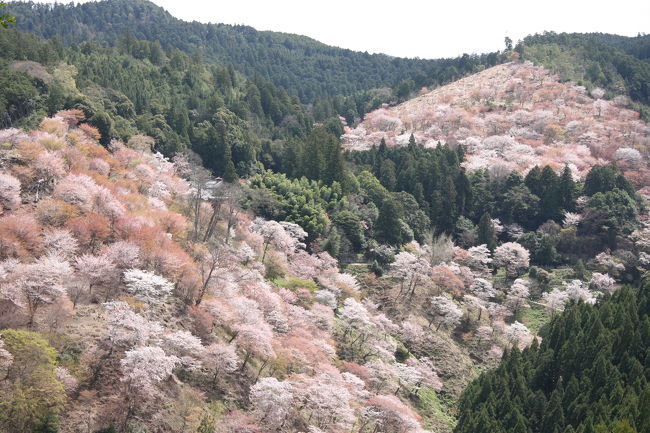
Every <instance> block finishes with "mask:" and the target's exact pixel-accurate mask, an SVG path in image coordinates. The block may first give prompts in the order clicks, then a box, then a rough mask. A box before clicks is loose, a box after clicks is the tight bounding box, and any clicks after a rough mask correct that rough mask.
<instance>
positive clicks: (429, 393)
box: [417, 388, 456, 430]
mask: <svg viewBox="0 0 650 433" xmlns="http://www.w3.org/2000/svg"><path fill="white" fill-rule="evenodd" d="M417 397H418V412H419V413H420V414H421V415H422V416H423V418H424V426H425V427H430V426H431V427H433V425H432V424H433V422H434V421H435V422H436V423H439V422H442V423H443V424H444V425H445V426H447V427H448V428H449V429H450V430H452V429H453V428H454V427H455V426H456V419H455V418H454V417H453V416H452V415H451V414H450V413H449V412H450V411H449V407H446V405H444V404H443V402H441V401H440V397H439V396H438V393H436V392H435V391H433V390H431V389H429V388H422V389H420V390H418V392H417Z"/></svg>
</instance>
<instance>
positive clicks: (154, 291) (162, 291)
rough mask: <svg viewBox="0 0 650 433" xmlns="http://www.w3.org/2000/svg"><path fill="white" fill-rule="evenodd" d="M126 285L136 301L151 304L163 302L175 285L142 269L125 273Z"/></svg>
mask: <svg viewBox="0 0 650 433" xmlns="http://www.w3.org/2000/svg"><path fill="white" fill-rule="evenodd" d="M124 284H125V285H126V287H125V289H126V291H127V292H129V293H131V294H133V296H134V297H135V299H137V300H139V301H142V302H147V303H149V304H157V303H160V302H163V301H164V300H165V299H166V298H167V296H169V295H170V294H171V292H172V291H173V290H174V285H173V284H172V283H171V282H169V281H168V280H167V279H165V278H164V277H161V276H160V275H156V274H154V273H153V272H148V271H143V270H140V269H129V270H128V271H125V272H124Z"/></svg>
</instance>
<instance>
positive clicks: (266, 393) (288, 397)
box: [249, 377, 294, 428]
mask: <svg viewBox="0 0 650 433" xmlns="http://www.w3.org/2000/svg"><path fill="white" fill-rule="evenodd" d="M293 392H294V390H293V386H291V383H289V382H287V381H279V380H277V379H276V378H275V377H263V378H261V379H260V380H258V381H257V383H256V384H255V385H253V386H252V387H251V390H250V395H249V397H250V401H251V404H252V405H253V411H254V413H255V416H256V417H257V419H258V420H259V421H260V423H261V424H264V425H268V426H270V427H272V428H278V427H280V426H281V425H282V424H283V423H284V422H285V420H286V419H287V417H288V416H289V413H290V412H291V409H292V406H293Z"/></svg>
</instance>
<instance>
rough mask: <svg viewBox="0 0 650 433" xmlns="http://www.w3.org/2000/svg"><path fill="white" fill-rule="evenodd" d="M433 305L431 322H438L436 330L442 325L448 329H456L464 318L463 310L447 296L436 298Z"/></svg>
mask: <svg viewBox="0 0 650 433" xmlns="http://www.w3.org/2000/svg"><path fill="white" fill-rule="evenodd" d="M429 302H430V303H431V313H430V314H431V322H433V321H437V322H438V326H437V327H436V330H438V329H440V327H441V326H442V325H444V326H445V327H448V328H455V327H456V326H458V324H459V323H460V319H461V318H462V317H463V310H461V309H460V307H458V305H456V303H455V302H454V301H452V300H451V299H449V298H447V297H445V296H434V297H433V298H431V300H430V301H429Z"/></svg>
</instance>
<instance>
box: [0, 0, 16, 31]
mask: <svg viewBox="0 0 650 433" xmlns="http://www.w3.org/2000/svg"><path fill="white" fill-rule="evenodd" d="M5 6H7V3H5V2H0V10H1V9H3V8H4V7H5ZM10 24H16V17H14V16H11V15H9V14H2V15H0V27H4V28H5V29H6V28H7V27H9V25H10Z"/></svg>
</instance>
